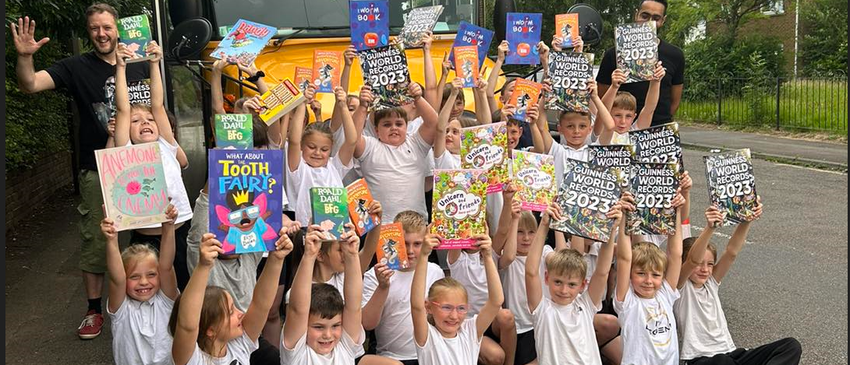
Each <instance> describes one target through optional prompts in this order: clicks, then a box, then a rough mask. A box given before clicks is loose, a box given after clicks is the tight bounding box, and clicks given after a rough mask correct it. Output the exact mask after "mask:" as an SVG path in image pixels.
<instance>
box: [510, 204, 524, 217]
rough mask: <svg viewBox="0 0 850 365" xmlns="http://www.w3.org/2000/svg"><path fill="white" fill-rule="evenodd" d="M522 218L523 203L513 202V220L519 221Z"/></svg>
mask: <svg viewBox="0 0 850 365" xmlns="http://www.w3.org/2000/svg"><path fill="white" fill-rule="evenodd" d="M520 216H522V202H520V201H519V200H513V201H511V219H513V220H515V221H517V220H519V217H520Z"/></svg>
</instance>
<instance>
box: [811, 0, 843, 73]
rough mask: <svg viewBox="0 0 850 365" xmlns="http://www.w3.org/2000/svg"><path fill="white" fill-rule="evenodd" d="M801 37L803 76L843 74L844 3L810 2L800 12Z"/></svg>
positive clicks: (820, 0) (835, 1)
mask: <svg viewBox="0 0 850 365" xmlns="http://www.w3.org/2000/svg"><path fill="white" fill-rule="evenodd" d="M800 19H801V22H802V29H803V30H804V32H803V34H804V35H803V37H802V40H801V42H800V46H801V47H800V48H801V50H800V51H801V52H800V53H801V54H800V57H801V60H802V63H803V74H804V75H806V76H832V75H846V72H847V1H846V0H811V1H807V2H803V3H802V4H801V9H800Z"/></svg>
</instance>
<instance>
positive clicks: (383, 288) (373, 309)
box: [361, 262, 395, 331]
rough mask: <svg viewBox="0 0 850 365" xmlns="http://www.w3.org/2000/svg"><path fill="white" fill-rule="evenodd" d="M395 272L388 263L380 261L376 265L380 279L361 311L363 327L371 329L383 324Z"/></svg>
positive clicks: (377, 277)
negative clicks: (391, 280) (382, 314)
mask: <svg viewBox="0 0 850 365" xmlns="http://www.w3.org/2000/svg"><path fill="white" fill-rule="evenodd" d="M393 274H395V271H394V270H392V269H390V268H388V267H387V264H383V263H380V262H379V263H378V264H377V265H375V279H376V280H377V281H378V287H377V288H375V291H374V292H372V296H371V297H370V298H369V302H368V303H366V305H364V306H363V309H362V312H361V317H362V318H361V321H362V322H363V329H365V330H367V331H371V330H373V329H375V327H378V325H379V324H381V312H383V310H384V303H385V302H386V301H387V294H389V292H390V278H391V277H392V276H393Z"/></svg>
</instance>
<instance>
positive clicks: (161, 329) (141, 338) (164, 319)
mask: <svg viewBox="0 0 850 365" xmlns="http://www.w3.org/2000/svg"><path fill="white" fill-rule="evenodd" d="M106 305H107V310H106V312H107V313H108V314H109V317H110V319H111V322H112V355H113V356H114V357H115V364H116V365H142V364H144V365H154V364H155V365H168V364H173V363H174V361H173V360H172V358H171V343H172V341H173V339H172V337H171V335H170V334H169V333H168V319H169V318H170V317H171V309H172V308H173V307H174V301H173V300H171V298H169V297H168V296H166V295H165V294H163V293H162V290H160V291H158V292H157V293H156V295H154V296H153V297H152V298H151V299H149V300H148V301H146V302H140V301H138V300H135V299H133V298H130V297H129V296H127V297H125V298H124V301H123V302H122V303H121V305H120V306H118V310H116V311H115V313H111V312H109V299H107V300H106Z"/></svg>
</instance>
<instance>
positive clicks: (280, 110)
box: [260, 79, 304, 125]
mask: <svg viewBox="0 0 850 365" xmlns="http://www.w3.org/2000/svg"><path fill="white" fill-rule="evenodd" d="M260 102H261V104H262V105H260V119H262V120H263V121H264V122H266V124H268V125H271V124H272V123H274V121H275V120H277V119H278V118H280V117H282V116H283V115H284V114H286V113H289V111H290V110H292V109H295V107H297V106H298V104H300V103H302V102H304V94H303V93H302V92H301V90H299V89H298V87H296V86H295V84H293V83H292V81H289V79H283V81H281V82H280V83H279V84H277V85H275V86H273V87H272V88H271V89H269V91H266V92H265V93H264V94H263V95H262V96H260Z"/></svg>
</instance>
